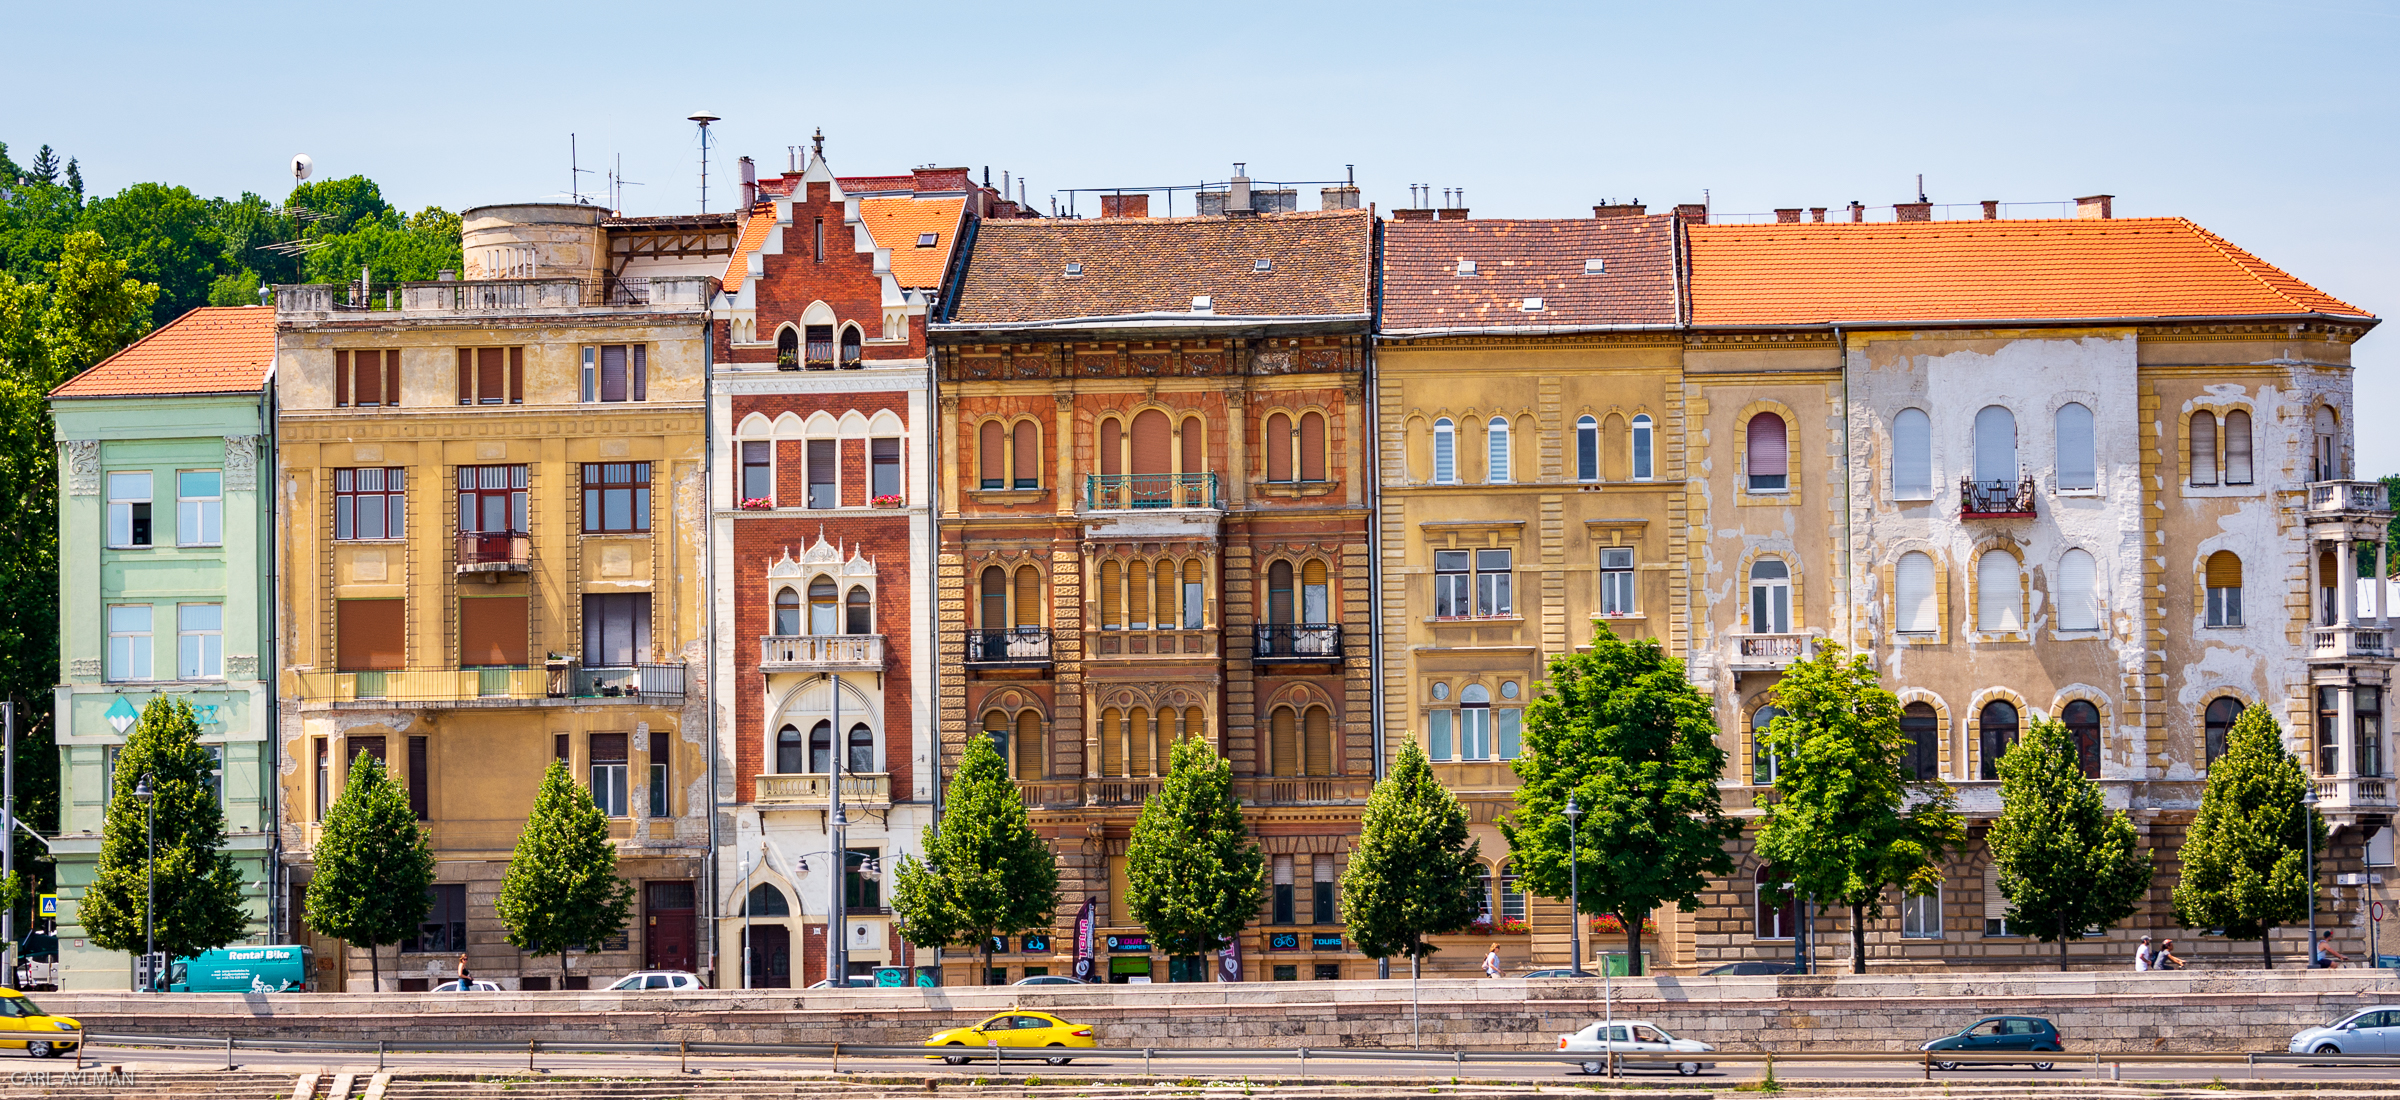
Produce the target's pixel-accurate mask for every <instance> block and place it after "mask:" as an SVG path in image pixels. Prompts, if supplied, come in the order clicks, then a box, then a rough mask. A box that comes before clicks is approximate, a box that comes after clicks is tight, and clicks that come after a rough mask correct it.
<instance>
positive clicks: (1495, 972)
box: [1483, 943, 1500, 978]
mask: <svg viewBox="0 0 2400 1100" xmlns="http://www.w3.org/2000/svg"><path fill="white" fill-rule="evenodd" d="M1483 976H1484V977H1486V978H1497V977H1499V976H1500V945H1499V944H1496V943H1495V944H1493V945H1492V948H1491V950H1489V951H1486V952H1484V953H1483Z"/></svg>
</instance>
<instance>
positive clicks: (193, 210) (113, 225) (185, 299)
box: [80, 183, 225, 325]
mask: <svg viewBox="0 0 2400 1100" xmlns="http://www.w3.org/2000/svg"><path fill="white" fill-rule="evenodd" d="M215 215H216V211H215V210H214V209H212V208H211V205H210V203H209V202H208V201H207V200H205V199H202V198H201V197H200V196H198V195H195V194H193V193H192V192H191V190H190V189H189V188H184V187H169V186H167V185H165V184H163V183H137V184H134V185H133V186H131V187H128V188H126V189H124V190H123V191H119V192H117V193H116V194H114V195H111V196H109V197H107V198H104V199H98V200H95V201H93V202H92V203H91V205H89V206H87V207H85V208H84V211H83V220H82V222H81V226H80V228H81V230H82V231H83V232H87V233H98V234H99V235H100V237H101V239H103V240H106V241H108V242H109V244H110V246H111V249H112V251H113V252H114V254H115V256H116V257H117V258H118V259H121V260H123V261H124V262H125V263H126V265H127V267H128V269H129V273H130V274H131V275H132V276H133V277H134V278H136V279H139V280H141V281H142V282H146V283H150V284H153V285H155V286H157V287H158V298H157V301H156V302H155V303H154V304H153V305H152V307H151V311H150V323H151V324H153V325H163V324H166V323H167V322H169V321H172V320H174V319H175V318H177V317H181V316H183V315H184V314H185V313H187V312H189V311H190V310H191V309H192V308H193V307H196V306H202V305H206V304H208V296H209V288H210V286H211V285H213V284H214V283H215V282H216V280H217V276H218V275H219V274H220V273H221V267H220V265H221V264H223V262H224V260H225V246H224V244H223V242H222V241H221V240H220V239H219V238H218V236H217V227H216V224H215V222H216V216H215Z"/></svg>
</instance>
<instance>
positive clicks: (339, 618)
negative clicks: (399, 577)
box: [334, 600, 408, 672]
mask: <svg viewBox="0 0 2400 1100" xmlns="http://www.w3.org/2000/svg"><path fill="white" fill-rule="evenodd" d="M334 635H335V642H334V649H335V653H334V666H335V667H336V668H338V669H340V670H342V671H346V672H347V671H361V670H370V669H396V668H405V667H407V664H408V656H407V652H408V646H407V641H408V637H407V635H408V602H407V601H406V600H338V601H335V603H334Z"/></svg>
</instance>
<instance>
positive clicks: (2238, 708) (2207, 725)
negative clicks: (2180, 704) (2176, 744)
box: [2200, 695, 2242, 764]
mask: <svg viewBox="0 0 2400 1100" xmlns="http://www.w3.org/2000/svg"><path fill="white" fill-rule="evenodd" d="M2241 716H2242V701H2241V700H2239V699H2236V698H2234V697H2233V696H2230V695H2220V696H2217V697H2216V698H2214V699H2211V700H2209V701H2208V709H2207V710H2205V711H2202V712H2201V714H2200V731H2201V751H2202V752H2204V753H2206V754H2207V758H2208V759H2207V763H2209V764H2214V763H2216V762H2217V758H2218V757H2220V756H2223V755H2225V738H2226V737H2227V736H2229V735H2231V734H2232V733H2233V720H2234V719H2236V718H2239V717H2241Z"/></svg>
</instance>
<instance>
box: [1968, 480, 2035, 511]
mask: <svg viewBox="0 0 2400 1100" xmlns="http://www.w3.org/2000/svg"><path fill="white" fill-rule="evenodd" d="M2038 491H2039V487H2038V486H2037V485H2036V484H2035V483H2034V480H2033V479H2032V478H2030V477H2021V478H2018V479H2016V480H2015V481H1977V480H1975V479H1974V478H1971V477H1966V478H1960V479H1959V480H1958V517H1959V518H1960V519H2032V518H2033V514H2034V513H2033V498H2034V494H2035V493H2036V492H2038Z"/></svg>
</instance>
